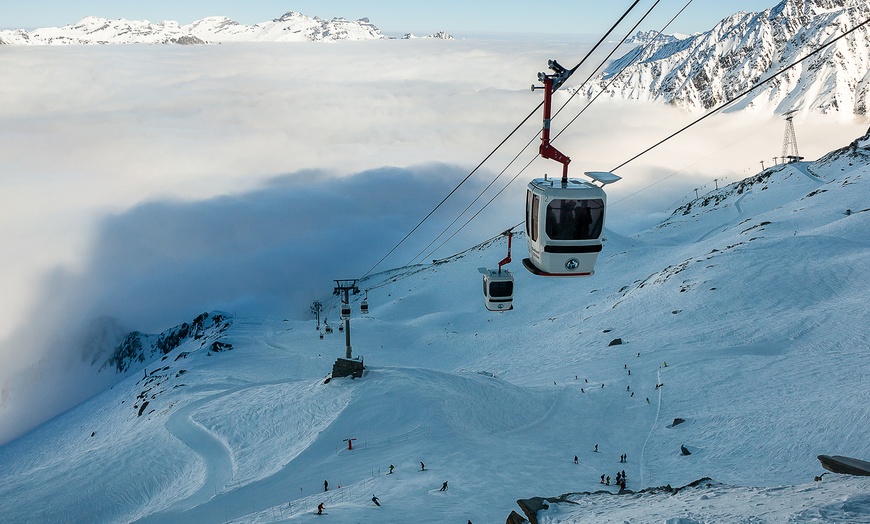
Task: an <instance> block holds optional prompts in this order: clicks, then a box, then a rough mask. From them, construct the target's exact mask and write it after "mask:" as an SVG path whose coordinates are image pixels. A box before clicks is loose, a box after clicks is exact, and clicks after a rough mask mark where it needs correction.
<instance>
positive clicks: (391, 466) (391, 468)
mask: <svg viewBox="0 0 870 524" xmlns="http://www.w3.org/2000/svg"><path fill="white" fill-rule="evenodd" d="M392 472H393V465H392V464H390V473H392Z"/></svg>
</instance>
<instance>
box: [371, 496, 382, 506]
mask: <svg viewBox="0 0 870 524" xmlns="http://www.w3.org/2000/svg"><path fill="white" fill-rule="evenodd" d="M372 502H374V503H375V506H380V505H381V503H380V502H378V497H376V496H374V495H372Z"/></svg>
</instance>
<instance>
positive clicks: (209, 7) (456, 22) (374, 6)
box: [0, 0, 778, 36]
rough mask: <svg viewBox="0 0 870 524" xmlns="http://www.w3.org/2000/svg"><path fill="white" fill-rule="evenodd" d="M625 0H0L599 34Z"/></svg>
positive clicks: (32, 23) (710, 1) (736, 4)
mask: <svg viewBox="0 0 870 524" xmlns="http://www.w3.org/2000/svg"><path fill="white" fill-rule="evenodd" d="M631 3H632V2H631V1H629V0H616V1H613V2H600V1H597V0H579V1H558V2H557V1H552V0H548V1H545V2H529V1H528V0H497V1H496V0H489V1H474V0H472V1H468V0H441V1H439V2H422V1H414V2H407V1H400V0H369V1H366V2H358V1H356V0H296V1H276V0H256V1H253V2H236V1H227V0H190V1H185V2H178V1H173V0H151V1H148V2H141V1H139V0H79V1H76V2H68V1H66V0H33V1H29V2H20V1H17V2H2V4H0V27H2V28H7V29H20V28H24V29H35V28H37V27H51V26H63V25H67V24H72V23H75V22H77V21H78V20H80V19H81V18H83V17H85V16H98V17H102V18H109V19H115V18H125V19H128V20H149V21H151V22H160V21H164V20H174V21H177V22H180V23H182V24H188V23H191V22H193V21H195V20H200V19H202V18H205V17H208V16H227V17H229V18H231V19H233V20H236V21H237V22H241V23H244V24H248V25H253V24H256V23H259V22H265V21H267V20H271V19H273V18H277V17H279V16H281V15H282V14H284V13H285V12H287V11H296V12H299V13H302V14H305V15H308V16H318V17H320V18H327V19H328V18H333V17H343V18H347V19H352V20H356V19H359V18H363V17H367V18H369V20H370V21H371V22H372V23H373V24H375V26H377V27H378V28H380V29H381V30H382V31H383V32H385V33H387V34H404V33H407V32H414V33H422V34H429V33H433V32H436V31H446V32H448V33H451V34H454V33H455V34H456V35H457V36H464V35H474V34H478V33H554V34H576V33H580V34H601V33H603V32H604V31H605V30H606V28H608V27H610V25H612V24H613V22H615V21H616V19H617V18H618V17H619V16H620V15H621V14H622V13H623V12H624V11H625V10H626V9H627V8H628V6H629V5H631ZM651 3H652V2H651V0H644V1H643V2H641V3H640V4H638V6H637V8H638V9H645V8H646V7H647V6H649V5H651ZM685 3H686V2H685V0H664V1H663V2H661V3H660V5H659V7H657V8H656V9H657V12H658V13H659V14H658V17H659V18H651V19H650V25H649V27H645V28H644V29H654V28H656V25H661V23H662V22H663V21H664V20H666V19H667V18H669V17H670V16H672V14H673V13H676V12H677V11H678V10H679V9H680V8H681V7H682V6H683V5H685ZM777 3H778V2H777V1H776V0H735V1H729V2H721V1H718V0H695V1H694V2H693V3H692V5H691V6H690V7H689V8H688V9H687V10H686V12H685V13H684V15H683V16H682V17H681V18H680V20H679V21H678V22H676V23H675V24H674V25H673V26H672V27H671V32H677V33H692V32H696V31H704V30H706V29H709V28H710V27H712V26H713V25H714V24H715V23H716V22H718V21H719V20H721V19H722V18H724V17H725V16H727V15H729V14H732V13H735V12H737V11H741V10H742V11H748V12H751V11H763V10H764V9H767V8H770V7H773V6H774V5H776V4H777Z"/></svg>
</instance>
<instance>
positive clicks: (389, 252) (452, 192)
mask: <svg viewBox="0 0 870 524" xmlns="http://www.w3.org/2000/svg"><path fill="white" fill-rule="evenodd" d="M638 3H640V0H634V2H633V3H632V4H631V5H630V6H629V7H628V9H626V11H625V12H624V13H623V14H622V16H620V17H619V20H617V21H616V23H614V24H613V26H611V28H610V29H608V30H607V32H606V33H605V34H604V35H603V36H602V37H601V38H600V39H599V40H598V42H597V43H596V44H595V46H593V48H592V49H591V50H590V51H589V52H588V53H586V56H585V57H583V59H582V60H581V61H580V62H579V63H578V64H577V65H576V66H574V67H573V68H572V69H571V70H570V71H571V73H573V72H574V71H576V70H577V68H579V67H580V66H581V65H583V63H584V62H585V61H586V59H587V58H589V56H590V55H591V54H592V52H594V51H595V50H596V49H597V48H598V47H599V46H600V45H601V44H602V43H603V42H604V41H605V40H606V39H607V37H608V36H609V35H610V33H612V32H613V31H614V30H615V29H616V27H617V26H618V25H619V24H620V23H621V22H622V21H623V20H624V19H625V17H626V16H628V14H629V13H630V12H631V11H632V10H633V9H634V8H635V6H637V4H638ZM569 76H570V75H569ZM566 78H567V77H566ZM543 105H544V103H543V102H541V103H539V104H538V105H537V106H535V109H534V110H532V112H531V113H529V115H528V116H526V118H524V119H523V121H522V122H520V123H519V124H518V125H517V126H516V127H515V128H514V130H513V131H511V132H510V133H509V134H508V136H507V137H505V138H504V139H503V140H502V141H501V142H499V144H498V145H497V146H495V148H494V149H493V150H492V151H491V152H490V153H489V154H488V155H486V157H485V158H484V159H483V160H481V162H480V163H479V164H478V165H477V167H475V168H474V169H473V170H472V171H471V172H470V173H469V174H468V175H466V177H465V178H463V179H462V181H461V182H459V184H457V185H456V187H454V188H453V189H452V190H451V191H450V192H449V193H448V194H447V196H445V197H444V198H443V199H442V200H441V202H439V203H438V205H436V206H435V207H434V208H433V209H432V210H431V211H430V212H429V213H428V214H427V215H426V216H425V217H423V219H422V220H421V221H420V222H419V223H418V224H417V225H416V226H414V228H413V229H411V231H409V232H408V234H406V235H405V236H404V237H403V238H402V239H401V240H400V241H399V243H398V244H396V245H395V246H393V248H392V249H390V250H389V251H388V252H387V254H386V255H384V256H383V257H381V259H380V260H378V261H377V263H375V265H374V266H372V267H371V269H369V270H368V271H366V272H365V274H364V275H363V276H362V277H361V278H364V277H366V276H368V275H369V274H370V273H371V272H372V271H374V270H375V268H376V267H378V266H379V265H380V264H381V263H382V262H383V261H384V260H386V258H387V257H388V256H390V255H391V254H393V252H394V251H395V250H396V249H398V248H399V246H401V245H402V244H403V243H404V242H405V240H407V239H408V237H410V236H411V235H412V234H413V233H414V232H415V231H417V229H419V228H420V226H422V225H423V223H424V222H426V220H428V219H429V217H431V216H432V215H433V214H434V213H435V211H437V210H438V209H439V208H440V207H441V206H442V205H444V202H446V201H447V199H448V198H450V197H451V196H452V195H453V194H454V193H455V192H456V191H457V190H459V188H460V187H461V186H462V184H464V183H465V182H466V181H467V180H468V179H469V178H471V176H472V175H473V174H474V173H475V172H477V170H478V169H480V168H481V166H483V164H484V163H485V162H486V161H487V160H489V159H490V157H492V155H494V154H495V153H496V151H498V149H499V148H500V147H501V146H503V145H504V143H505V142H507V141H508V139H510V138H511V137H512V136H513V135H514V134H515V133H516V132H517V131H518V130H519V128H520V127H522V126H523V124H525V123H526V122H527V121H528V120H529V119H530V118H531V117H532V116H534V114H535V113H536V112H537V111H538V109H540V108H541V106H543Z"/></svg>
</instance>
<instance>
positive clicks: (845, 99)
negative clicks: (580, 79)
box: [584, 0, 870, 115]
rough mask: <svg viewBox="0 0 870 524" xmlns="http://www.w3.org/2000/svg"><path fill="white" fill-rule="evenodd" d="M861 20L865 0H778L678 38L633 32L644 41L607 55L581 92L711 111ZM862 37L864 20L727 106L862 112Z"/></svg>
mask: <svg viewBox="0 0 870 524" xmlns="http://www.w3.org/2000/svg"><path fill="white" fill-rule="evenodd" d="M868 19H870V3H868V2H866V1H865V0H783V1H782V2H780V3H779V4H778V5H776V6H775V7H773V8H771V9H767V10H765V11H763V12H760V13H745V12H739V13H736V14H734V15H732V16H729V17H727V18H725V19H723V20H722V21H721V22H719V23H718V24H716V26H715V27H713V28H712V29H710V30H709V31H706V32H704V33H699V34H696V35H692V36H688V37H685V38H672V37H667V38H656V39H653V38H651V35H649V34H640V35H637V36H636V38H635V40H636V41H642V40H645V45H638V46H637V47H635V48H634V49H632V50H631V51H630V52H628V53H627V54H626V55H625V56H623V57H621V58H619V59H617V60H614V61H613V62H612V63H611V64H610V66H609V67H608V68H607V69H606V70H605V72H604V73H603V74H602V75H601V76H600V77H598V78H597V79H596V80H595V81H594V82H593V83H592V84H591V85H590V86H587V87H586V88H585V90H584V91H585V93H586V94H587V95H588V96H594V95H595V94H597V93H599V92H601V91H602V90H605V89H606V94H609V95H610V96H611V97H614V98H625V99H633V100H642V101H662V102H664V103H666V104H670V105H674V106H677V107H680V108H682V109H686V110H690V111H695V110H707V109H711V108H713V107H716V106H718V105H719V104H721V103H723V102H724V101H726V100H728V99H730V98H731V97H733V96H734V95H736V94H738V93H740V92H742V91H744V90H746V89H748V88H750V87H752V86H753V85H754V84H756V83H757V82H758V81H760V80H763V79H765V78H769V77H770V76H771V75H773V74H774V73H776V72H778V71H779V70H781V69H782V68H783V67H785V66H788V65H790V64H793V63H795V62H796V61H797V60H799V59H801V58H802V57H804V56H806V55H807V54H808V53H809V52H811V51H813V50H815V49H817V48H818V47H820V46H822V45H824V44H826V43H827V42H829V41H830V40H832V39H833V38H836V37H837V36H839V35H840V34H842V33H843V32H845V31H848V30H850V29H852V28H854V27H857V26H859V25H860V24H862V23H864V22H866V21H867V20H868ZM868 42H870V25H865V26H863V27H861V28H860V29H858V30H857V31H855V32H854V33H852V34H850V35H849V36H847V37H845V38H843V39H841V40H839V41H838V42H836V43H834V44H833V45H832V46H830V47H829V48H827V49H825V50H824V51H822V52H821V53H819V54H818V55H817V56H814V57H812V58H810V59H808V60H806V61H805V62H803V63H801V64H799V65H798V66H796V67H794V68H793V69H791V70H789V71H788V72H786V73H784V74H782V75H781V76H780V77H778V78H777V79H776V80H774V81H772V82H770V83H769V84H768V85H766V86H764V87H763V88H759V89H757V90H756V91H754V92H753V93H751V94H750V95H748V96H747V97H746V98H744V99H743V100H741V101H740V102H738V103H737V104H735V105H734V106H733V108H734V109H743V108H754V109H760V110H763V109H771V110H773V111H774V112H776V113H785V112H787V111H791V110H795V109H797V110H800V111H806V112H820V113H838V112H839V113H842V114H846V115H867V111H868V105H870V73H868V70H870V44H868ZM623 68H625V71H624V72H623V73H622V74H620V75H619V76H618V77H616V79H615V80H614V81H613V83H612V84H611V85H609V87H608V84H609V83H610V81H611V80H613V78H614V75H616V74H617V73H618V72H619V71H621V70H623Z"/></svg>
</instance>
